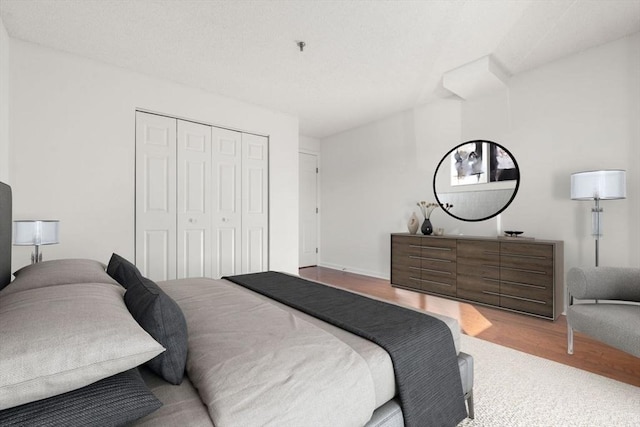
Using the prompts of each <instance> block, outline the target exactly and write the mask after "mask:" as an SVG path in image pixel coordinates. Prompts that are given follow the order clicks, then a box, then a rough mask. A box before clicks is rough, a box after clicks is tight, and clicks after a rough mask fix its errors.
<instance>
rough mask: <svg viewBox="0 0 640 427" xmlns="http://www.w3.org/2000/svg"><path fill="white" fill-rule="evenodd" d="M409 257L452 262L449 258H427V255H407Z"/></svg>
mask: <svg viewBox="0 0 640 427" xmlns="http://www.w3.org/2000/svg"><path fill="white" fill-rule="evenodd" d="M409 258H410V259H420V260H425V261H435V262H448V263H451V262H453V261H451V260H450V259H440V258H427V257H424V256H416V255H409Z"/></svg>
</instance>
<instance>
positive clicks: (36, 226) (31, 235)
mask: <svg viewBox="0 0 640 427" xmlns="http://www.w3.org/2000/svg"><path fill="white" fill-rule="evenodd" d="M59 225H60V221H58V220H20V221H13V244H14V245H18V246H33V245H38V246H39V245H54V244H56V243H59V242H60V240H59V237H60V236H59Z"/></svg>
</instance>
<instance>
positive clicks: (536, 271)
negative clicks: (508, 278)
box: [501, 267, 547, 276]
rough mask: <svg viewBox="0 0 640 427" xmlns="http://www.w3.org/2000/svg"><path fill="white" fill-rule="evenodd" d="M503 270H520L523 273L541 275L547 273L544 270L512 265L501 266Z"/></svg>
mask: <svg viewBox="0 0 640 427" xmlns="http://www.w3.org/2000/svg"><path fill="white" fill-rule="evenodd" d="M501 268H502V269H503V270H509V271H521V272H523V273H531V274H540V275H542V276H545V275H546V274H547V272H546V271H540V270H525V269H524V268H514V267H501Z"/></svg>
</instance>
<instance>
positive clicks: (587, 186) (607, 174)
mask: <svg viewBox="0 0 640 427" xmlns="http://www.w3.org/2000/svg"><path fill="white" fill-rule="evenodd" d="M626 197H627V179H626V173H625V171H623V170H619V169H610V170H599V171H588V172H576V173H574V174H571V198H572V199H573V200H594V201H595V206H594V207H593V208H591V215H592V234H593V236H594V237H595V238H596V267H598V266H599V265H600V250H599V247H600V237H601V236H602V208H601V207H600V200H615V199H624V198H626Z"/></svg>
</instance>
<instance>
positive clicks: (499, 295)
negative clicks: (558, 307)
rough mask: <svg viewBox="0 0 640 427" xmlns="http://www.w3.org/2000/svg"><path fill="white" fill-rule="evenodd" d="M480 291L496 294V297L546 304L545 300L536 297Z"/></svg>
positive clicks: (486, 292)
mask: <svg viewBox="0 0 640 427" xmlns="http://www.w3.org/2000/svg"><path fill="white" fill-rule="evenodd" d="M482 293H483V294H488V295H493V296H496V297H504V298H511V299H517V300H520V301H527V302H534V303H536V304H542V305H547V303H546V302H544V301H539V300H537V299H531V298H524V297H516V296H513V295H507V294H501V293H498V292H491V291H482Z"/></svg>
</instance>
